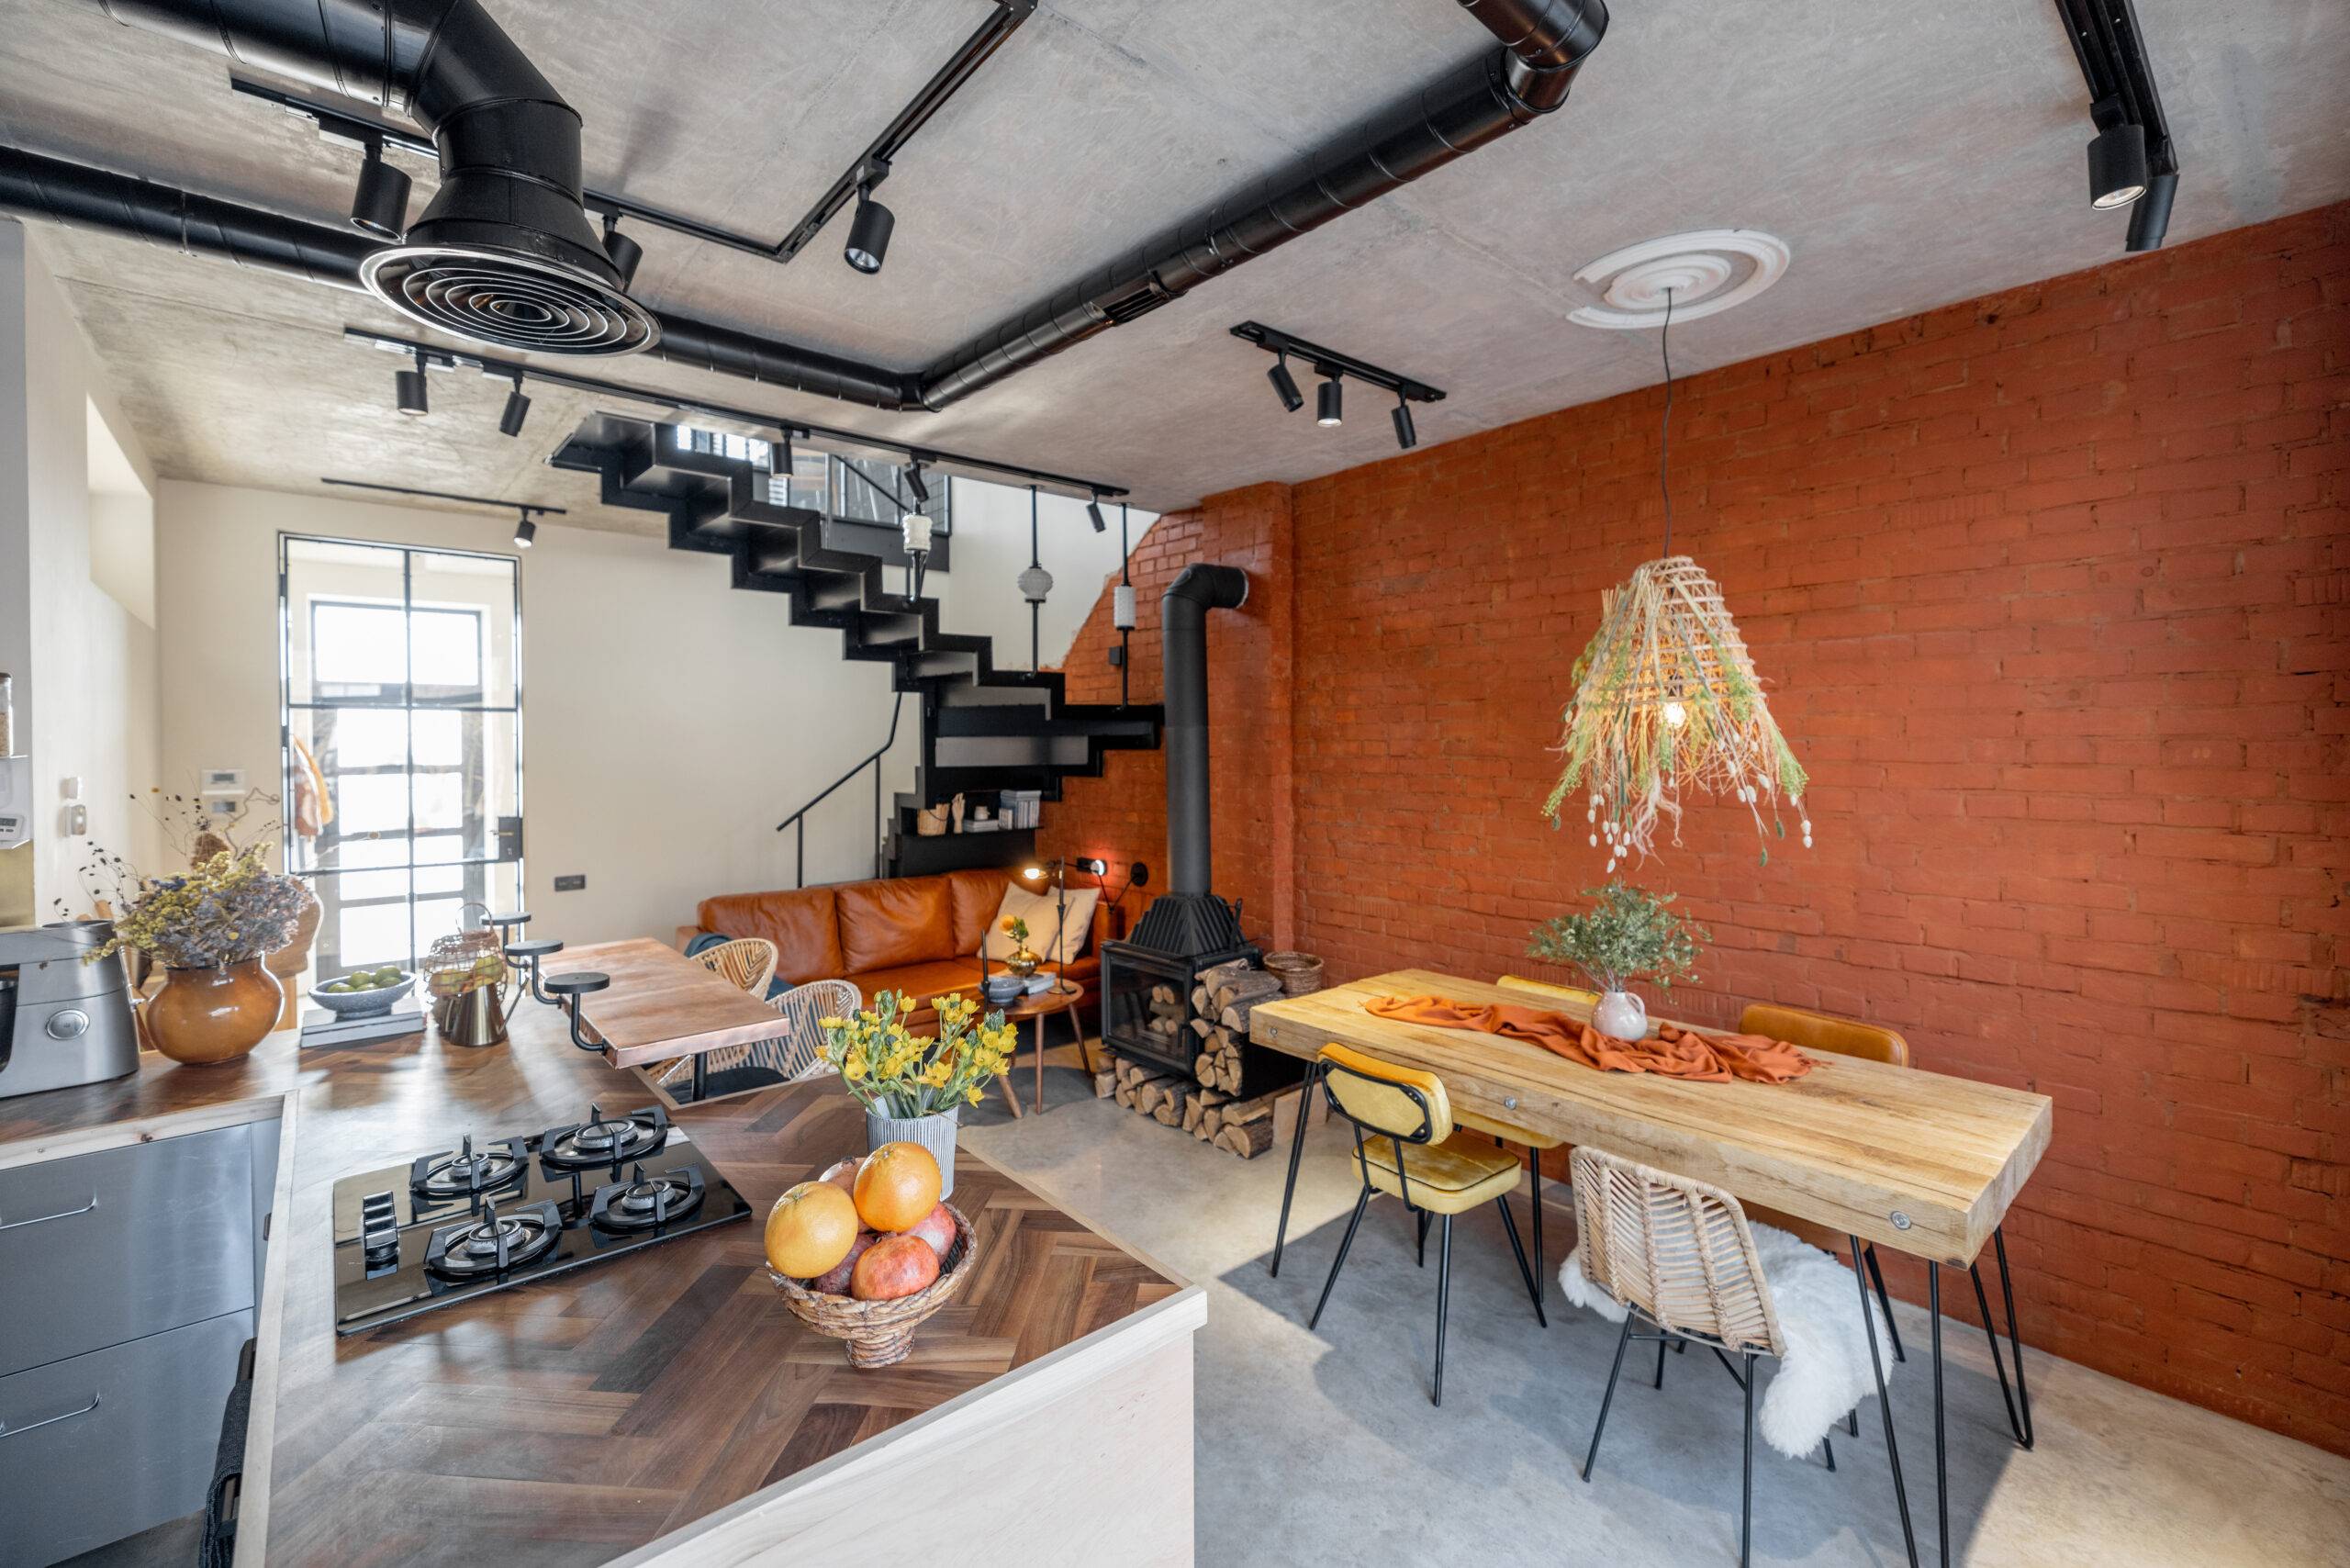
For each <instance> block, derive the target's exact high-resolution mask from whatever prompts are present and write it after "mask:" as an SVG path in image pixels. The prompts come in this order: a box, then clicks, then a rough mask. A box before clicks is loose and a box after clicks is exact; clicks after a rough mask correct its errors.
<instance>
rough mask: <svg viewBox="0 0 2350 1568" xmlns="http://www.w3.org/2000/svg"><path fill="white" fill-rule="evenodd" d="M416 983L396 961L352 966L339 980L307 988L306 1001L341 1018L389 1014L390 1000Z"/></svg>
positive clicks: (404, 992)
mask: <svg viewBox="0 0 2350 1568" xmlns="http://www.w3.org/2000/svg"><path fill="white" fill-rule="evenodd" d="M415 986H416V977H415V976H414V975H412V974H410V973H408V970H406V969H401V968H400V967H399V966H398V965H397V964H386V965H385V966H384V967H383V968H382V969H353V970H352V971H351V973H349V974H347V975H345V976H343V977H342V978H341V980H330V981H329V982H327V983H326V984H325V985H314V986H312V987H311V988H310V1000H311V1001H313V1002H317V1003H318V1004H319V1006H321V1007H324V1008H327V1009H328V1010H330V1011H331V1012H333V1013H336V1014H341V1016H343V1017H345V1018H364V1017H366V1016H367V1015H368V1014H373V1013H389V1012H390V1011H391V1010H392V1003H394V1002H397V1001H398V1000H399V999H400V998H401V997H403V996H406V995H407V994H408V992H409V991H411V990H413V989H414V988H415Z"/></svg>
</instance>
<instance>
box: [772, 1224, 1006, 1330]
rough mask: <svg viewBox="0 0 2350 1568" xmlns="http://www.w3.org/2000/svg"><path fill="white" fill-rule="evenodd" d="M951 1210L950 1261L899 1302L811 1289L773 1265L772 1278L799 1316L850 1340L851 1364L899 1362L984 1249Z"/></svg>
mask: <svg viewBox="0 0 2350 1568" xmlns="http://www.w3.org/2000/svg"><path fill="white" fill-rule="evenodd" d="M946 1212H947V1213H948V1214H950V1215H954V1216H955V1244H954V1246H952V1247H950V1248H948V1249H947V1251H946V1266H945V1267H944V1268H942V1269H940V1270H939V1271H938V1278H937V1279H935V1280H934V1281H933V1282H930V1283H929V1284H927V1285H925V1286H923V1288H922V1289H921V1290H918V1291H916V1292H915V1293H914V1294H912V1295H906V1296H900V1297H898V1298H897V1299H896V1300H895V1301H858V1300H856V1298H855V1297H854V1296H845V1295H830V1294H824V1293H822V1292H819V1291H811V1290H810V1289H809V1288H808V1287H807V1286H806V1285H803V1284H801V1283H800V1282H799V1281H798V1280H795V1279H792V1278H791V1277H790V1276H789V1275H787V1274H778V1273H777V1272H776V1271H774V1270H773V1269H769V1270H768V1271H767V1278H768V1279H770V1280H773V1281H774V1282H775V1288H776V1290H777V1291H778V1293H780V1294H781V1295H782V1296H783V1302H784V1305H786V1306H788V1307H789V1308H790V1309H791V1315H792V1316H794V1317H797V1318H798V1319H800V1322H802V1323H805V1324H806V1325H808V1327H811V1328H813V1329H814V1330H815V1331H816V1332H817V1333H819V1334H828V1335H830V1336H831V1337H832V1338H835V1339H845V1340H846V1341H847V1342H848V1364H849V1365H851V1366H853V1367H890V1366H895V1365H897V1364H898V1363H899V1362H900V1361H904V1360H905V1359H906V1358H907V1357H908V1356H910V1355H912V1353H913V1348H914V1329H915V1328H916V1327H918V1326H919V1325H920V1324H921V1323H922V1321H923V1319H924V1318H926V1317H928V1316H930V1315H931V1314H932V1313H934V1312H936V1311H937V1310H938V1309H939V1308H940V1307H942V1306H945V1305H946V1302H947V1298H948V1297H950V1296H952V1295H953V1294H955V1292H956V1290H957V1288H958V1287H959V1286H960V1285H961V1284H962V1283H963V1276H964V1275H966V1274H968V1273H969V1272H970V1271H971V1265H972V1262H973V1260H975V1259H976V1257H977V1255H978V1253H979V1238H978V1237H977V1236H976V1235H975V1234H974V1233H973V1232H972V1230H971V1222H970V1221H969V1220H968V1219H967V1218H966V1217H964V1215H963V1211H962V1210H960V1209H958V1208H957V1207H956V1206H955V1205H954V1204H947V1205H946Z"/></svg>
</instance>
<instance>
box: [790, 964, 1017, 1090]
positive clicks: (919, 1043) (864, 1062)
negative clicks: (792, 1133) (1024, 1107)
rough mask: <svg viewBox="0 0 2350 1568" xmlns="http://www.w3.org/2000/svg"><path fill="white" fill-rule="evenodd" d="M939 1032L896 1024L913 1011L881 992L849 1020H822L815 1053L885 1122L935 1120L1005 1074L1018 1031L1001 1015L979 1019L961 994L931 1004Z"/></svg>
mask: <svg viewBox="0 0 2350 1568" xmlns="http://www.w3.org/2000/svg"><path fill="white" fill-rule="evenodd" d="M930 1004H931V1006H932V1007H934V1009H936V1010H937V1013H938V1033H937V1035H936V1036H932V1037H925V1036H920V1035H916V1034H914V1033H912V1031H911V1030H909V1029H908V1028H907V1027H906V1026H905V1025H903V1024H901V1023H900V1022H899V1021H898V1020H899V1017H900V1015H901V1014H910V1013H912V1011H913V1010H914V999H913V998H912V996H910V995H908V994H907V993H906V992H904V991H883V992H882V993H881V994H880V995H878V996H877V997H875V998H874V999H873V1005H872V1006H870V1007H867V1008H865V1009H862V1010H861V1011H859V1012H858V1014H856V1017H854V1018H825V1019H822V1020H820V1021H819V1024H818V1027H820V1028H822V1030H823V1031H824V1043H823V1044H822V1046H820V1047H817V1054H818V1055H819V1056H821V1057H822V1058H824V1060H826V1061H828V1062H830V1063H832V1064H833V1066H834V1067H835V1068H837V1069H839V1070H840V1075H841V1081H843V1082H844V1083H845V1084H846V1085H847V1086H848V1092H850V1093H852V1094H854V1095H856V1097H857V1099H858V1101H859V1102H861V1103H863V1104H864V1106H865V1108H866V1109H867V1110H868V1111H872V1112H875V1113H877V1114H880V1115H884V1116H899V1117H913V1116H932V1115H938V1114H942V1113H944V1112H946V1111H951V1110H953V1109H955V1108H956V1107H957V1106H958V1105H963V1104H972V1105H976V1104H978V1103H979V1096H980V1092H981V1091H982V1090H984V1089H985V1088H986V1087H987V1085H988V1083H989V1081H991V1080H993V1079H997V1078H1001V1077H1002V1076H1003V1074H1004V1073H1006V1072H1008V1071H1010V1070H1011V1068H1012V1052H1013V1047H1015V1046H1016V1045H1018V1043H1019V1040H1020V1032H1019V1030H1018V1029H1016V1028H1014V1027H1013V1025H1009V1024H1006V1023H1005V1022H1004V1021H1003V1014H1002V1013H990V1014H988V1015H987V1016H986V1017H985V1018H981V1019H979V1023H978V1025H977V1026H976V1027H974V1026H973V1023H972V1020H973V1019H975V1018H978V1017H979V1003H978V1002H973V1001H972V1000H971V999H970V998H969V997H968V996H962V995H947V996H934V997H932V998H931V1001H930Z"/></svg>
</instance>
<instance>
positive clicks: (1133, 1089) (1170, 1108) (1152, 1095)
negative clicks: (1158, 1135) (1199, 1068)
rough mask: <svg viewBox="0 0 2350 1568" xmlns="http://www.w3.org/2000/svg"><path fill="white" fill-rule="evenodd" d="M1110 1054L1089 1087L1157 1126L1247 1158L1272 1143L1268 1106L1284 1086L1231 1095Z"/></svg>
mask: <svg viewBox="0 0 2350 1568" xmlns="http://www.w3.org/2000/svg"><path fill="white" fill-rule="evenodd" d="M1110 1060H1111V1066H1110V1070H1108V1071H1106V1072H1102V1073H1098V1074H1096V1075H1095V1077H1094V1085H1093V1086H1094V1091H1095V1092H1097V1093H1099V1094H1102V1095H1104V1096H1106V1097H1107V1098H1109V1099H1113V1100H1115V1101H1116V1102H1117V1103H1119V1104H1121V1105H1124V1106H1125V1108H1126V1109H1128V1110H1130V1111H1134V1112H1136V1113H1137V1114H1142V1115H1145V1116H1148V1117H1149V1118H1150V1119H1151V1120H1153V1121H1155V1122H1157V1123H1158V1124H1159V1125H1160V1126H1169V1127H1181V1129H1182V1130H1183V1131H1185V1132H1187V1133H1190V1134H1191V1135H1192V1137H1195V1138H1198V1139H1199V1140H1200V1141H1201V1142H1203V1143H1212V1144H1214V1145H1215V1146H1216V1148H1221V1149H1223V1150H1225V1152H1227V1153H1230V1154H1237V1155H1238V1156H1239V1157H1240V1158H1241V1159H1254V1158H1256V1157H1257V1156H1258V1155H1259V1154H1262V1153H1264V1152H1265V1150H1267V1149H1269V1148H1271V1147H1272V1146H1273V1106H1274V1103H1276V1102H1277V1101H1279V1100H1280V1099H1281V1096H1282V1095H1283V1094H1287V1093H1289V1092H1291V1091H1290V1090H1287V1089H1282V1090H1277V1091H1275V1092H1273V1093H1270V1094H1260V1095H1259V1096H1258V1097H1257V1098H1255V1099H1253V1100H1236V1099H1234V1098H1233V1097H1232V1096H1231V1095H1230V1094H1227V1093H1225V1092H1223V1091H1221V1090H1216V1089H1210V1088H1206V1087H1204V1086H1203V1085H1202V1084H1200V1083H1197V1082H1193V1081H1189V1080H1186V1079H1184V1078H1181V1077H1179V1076H1178V1075H1176V1074H1174V1073H1169V1072H1160V1071H1158V1070H1155V1069H1152V1068H1147V1067H1145V1066H1143V1065H1142V1064H1140V1063H1139V1062H1133V1061H1128V1060H1127V1059H1126V1058H1124V1057H1114V1056H1113V1057H1112V1058H1110Z"/></svg>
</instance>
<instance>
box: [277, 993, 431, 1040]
mask: <svg viewBox="0 0 2350 1568" xmlns="http://www.w3.org/2000/svg"><path fill="white" fill-rule="evenodd" d="M423 1030H424V1010H423V1009H422V1008H420V1007H419V1006H418V1005H417V1002H416V999H415V998H414V997H412V996H408V997H402V998H401V999H400V1000H399V1001H397V1002H394V1003H393V1004H392V1007H391V1010H390V1011H389V1012H387V1013H371V1014H366V1015H365V1016H364V1017H359V1018H350V1017H345V1016H343V1015H342V1014H338V1013H330V1012H328V1011H327V1010H326V1009H325V1008H323V1007H305V1008H304V1009H302V1044H303V1045H305V1046H364V1045H371V1044H373V1043H374V1042H375V1041H377V1040H396V1039H398V1038H400V1037H401V1036H407V1035H416V1034H421V1033H422V1032H423Z"/></svg>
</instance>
